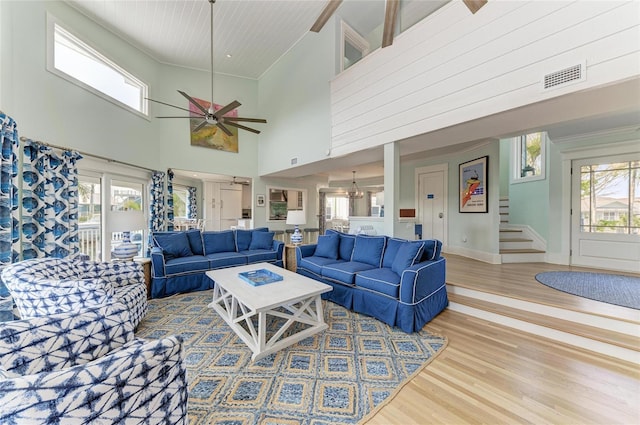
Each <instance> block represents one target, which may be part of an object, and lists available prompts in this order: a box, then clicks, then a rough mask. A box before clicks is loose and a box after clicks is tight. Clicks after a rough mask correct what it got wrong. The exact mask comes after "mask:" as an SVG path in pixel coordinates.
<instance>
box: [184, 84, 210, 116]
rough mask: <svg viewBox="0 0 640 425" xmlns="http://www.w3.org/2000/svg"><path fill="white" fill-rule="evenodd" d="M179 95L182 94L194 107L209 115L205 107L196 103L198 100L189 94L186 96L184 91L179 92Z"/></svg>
mask: <svg viewBox="0 0 640 425" xmlns="http://www.w3.org/2000/svg"><path fill="white" fill-rule="evenodd" d="M178 93H180V94H181V95H183V96H184V97H186V98H187V100H189V102H191V104H192V105H193V106H195V107H196V108H198V109H200V110H201V111H202V113H203V114H207V113H208V111H207V110H206V109H204V107H203V106H202V105H201V104H199V103H198V102H196V100H195V99H194V98H192V97H191V96H189V95H188V94H186V93H185V92H183V91H180V90H178Z"/></svg>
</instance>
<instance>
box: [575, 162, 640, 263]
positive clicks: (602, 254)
mask: <svg viewBox="0 0 640 425" xmlns="http://www.w3.org/2000/svg"><path fill="white" fill-rule="evenodd" d="M572 168H573V172H572V178H571V203H572V205H571V206H572V208H571V211H572V214H571V264H573V265H580V266H588V267H599V268H605V269H615V270H626V271H633V272H640V154H636V155H634V156H630V155H625V156H611V157H602V158H591V159H586V160H575V161H573V163H572ZM629 217H631V220H629V219H628V218H629Z"/></svg>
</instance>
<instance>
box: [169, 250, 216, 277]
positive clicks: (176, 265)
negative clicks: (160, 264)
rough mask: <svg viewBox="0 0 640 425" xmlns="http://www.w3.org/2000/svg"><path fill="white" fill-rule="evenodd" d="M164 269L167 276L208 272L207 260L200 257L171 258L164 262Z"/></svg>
mask: <svg viewBox="0 0 640 425" xmlns="http://www.w3.org/2000/svg"><path fill="white" fill-rule="evenodd" d="M165 259H166V256H165ZM164 269H165V273H166V275H167V276H171V275H174V274H179V273H185V272H205V271H207V270H209V260H208V259H207V258H206V257H204V256H202V255H191V256H189V257H180V258H172V259H169V260H167V261H166V262H165V266H164Z"/></svg>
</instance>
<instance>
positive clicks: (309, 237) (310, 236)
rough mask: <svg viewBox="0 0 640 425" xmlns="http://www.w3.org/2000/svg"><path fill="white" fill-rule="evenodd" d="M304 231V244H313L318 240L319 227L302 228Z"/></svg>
mask: <svg viewBox="0 0 640 425" xmlns="http://www.w3.org/2000/svg"><path fill="white" fill-rule="evenodd" d="M303 232H304V243H306V244H314V243H317V242H318V235H319V234H320V229H318V228H314V227H307V228H305V229H304V230H303Z"/></svg>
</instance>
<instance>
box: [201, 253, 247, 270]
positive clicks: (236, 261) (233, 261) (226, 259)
mask: <svg viewBox="0 0 640 425" xmlns="http://www.w3.org/2000/svg"><path fill="white" fill-rule="evenodd" d="M206 258H207V259H208V260H209V269H219V268H222V267H232V266H242V265H245V264H247V256H246V255H243V254H240V253H239V252H216V253H214V254H207V255H206Z"/></svg>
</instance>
